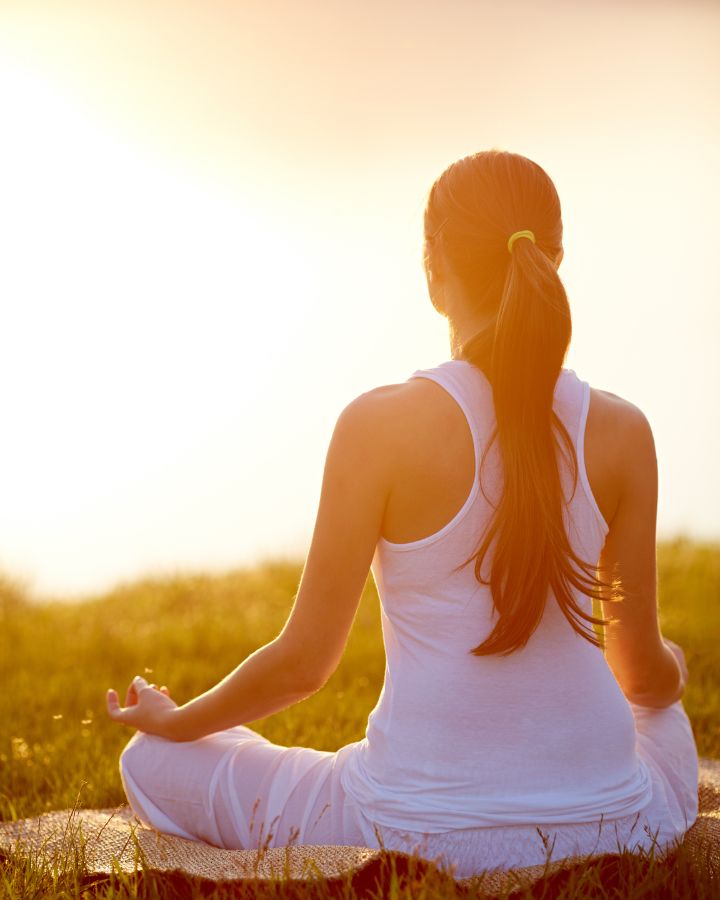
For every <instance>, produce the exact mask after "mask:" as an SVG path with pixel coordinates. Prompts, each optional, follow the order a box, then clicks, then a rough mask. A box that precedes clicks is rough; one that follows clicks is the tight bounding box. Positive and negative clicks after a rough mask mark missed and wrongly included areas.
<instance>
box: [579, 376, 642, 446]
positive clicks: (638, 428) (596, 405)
mask: <svg viewBox="0 0 720 900" xmlns="http://www.w3.org/2000/svg"><path fill="white" fill-rule="evenodd" d="M591 416H592V417H593V419H594V420H595V422H596V423H597V424H598V425H599V426H600V427H601V430H602V431H603V432H604V433H605V434H606V435H612V436H613V438H614V439H615V440H620V441H623V442H627V441H630V442H631V443H632V442H634V441H635V440H636V439H637V438H638V437H643V436H644V437H647V436H648V435H650V436H651V435H652V428H651V426H650V422H649V421H648V418H647V416H646V415H645V413H644V412H643V410H642V409H641V408H640V407H639V406H638V405H637V404H636V403H633V402H632V401H631V400H628V399H627V398H625V397H621V396H619V395H618V394H614V393H613V392H612V391H606V390H602V389H601V388H596V387H592V386H591V387H590V409H589V411H588V420H590V417H591Z"/></svg>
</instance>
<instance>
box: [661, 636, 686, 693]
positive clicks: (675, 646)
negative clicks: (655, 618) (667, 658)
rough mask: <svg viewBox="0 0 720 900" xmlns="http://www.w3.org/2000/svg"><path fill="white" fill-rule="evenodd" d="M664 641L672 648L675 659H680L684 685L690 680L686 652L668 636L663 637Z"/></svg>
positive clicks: (679, 663)
mask: <svg viewBox="0 0 720 900" xmlns="http://www.w3.org/2000/svg"><path fill="white" fill-rule="evenodd" d="M663 643H664V644H665V646H666V647H667V648H668V649H669V650H672V652H673V655H674V656H675V659H676V660H677V661H678V665H679V666H680V672H681V674H682V683H683V686H684V685H685V684H686V683H687V680H688V668H687V663H686V662H685V653H684V652H683V648H682V647H681V646H680V645H679V644H676V643H675V641H671V640H670V639H669V638H666V637H663Z"/></svg>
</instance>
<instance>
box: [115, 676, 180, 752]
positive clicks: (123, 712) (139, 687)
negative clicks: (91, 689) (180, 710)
mask: <svg viewBox="0 0 720 900" xmlns="http://www.w3.org/2000/svg"><path fill="white" fill-rule="evenodd" d="M176 709H177V703H176V702H175V701H174V700H173V699H172V697H171V696H170V693H169V691H168V689H167V687H165V685H163V686H162V687H160V688H158V687H157V685H155V684H148V683H147V681H146V680H145V679H144V678H143V677H142V676H141V675H136V676H135V678H133V680H132V681H131V682H130V686H129V687H128V689H127V693H126V695H125V706H120V698H119V697H118V694H117V691H115V690H114V689H113V688H109V689H108V692H107V710H108V715H109V716H110V718H111V719H114V720H115V721H116V722H121V723H122V724H124V725H130V726H131V727H132V728H137V729H138V730H139V731H144V732H146V733H147V734H157V735H160V737H167V738H172V735H173V728H172V725H173V721H174V718H173V714H174V710H176Z"/></svg>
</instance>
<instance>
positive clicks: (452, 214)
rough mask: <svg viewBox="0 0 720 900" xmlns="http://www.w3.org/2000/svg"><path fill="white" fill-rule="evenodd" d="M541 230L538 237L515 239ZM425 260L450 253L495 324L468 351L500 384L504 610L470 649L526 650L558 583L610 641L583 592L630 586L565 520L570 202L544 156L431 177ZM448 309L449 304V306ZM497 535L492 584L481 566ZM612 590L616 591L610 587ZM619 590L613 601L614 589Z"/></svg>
mask: <svg viewBox="0 0 720 900" xmlns="http://www.w3.org/2000/svg"><path fill="white" fill-rule="evenodd" d="M524 229H530V230H531V231H532V232H533V234H534V237H535V241H534V242H533V241H532V240H531V239H529V238H526V237H519V238H517V239H516V240H515V241H514V242H513V244H512V249H511V250H510V251H509V250H508V238H509V237H510V235H512V234H513V233H514V232H516V231H520V230H524ZM424 231H425V260H424V262H425V267H426V273H428V272H429V273H430V274H432V268H433V261H435V262H437V260H438V259H441V260H442V264H443V266H444V267H446V268H449V270H451V271H452V272H453V274H454V276H455V277H456V279H457V281H458V282H459V283H460V284H461V285H462V287H463V289H464V296H465V298H466V302H467V304H468V311H471V312H475V313H478V314H482V315H484V316H485V318H486V321H488V322H489V324H488V325H487V326H486V327H485V328H484V329H483V330H481V331H480V332H479V333H478V334H476V335H475V336H474V337H472V338H471V339H470V340H469V341H467V342H466V343H465V344H464V345H463V346H462V349H461V358H463V359H466V360H467V361H468V362H470V363H472V364H473V365H475V366H477V367H478V368H480V369H481V370H482V371H483V372H484V373H485V375H486V377H487V378H488V380H489V382H490V384H491V386H492V395H493V404H494V407H495V419H496V424H495V427H494V429H493V432H492V434H491V437H490V441H489V442H488V446H487V447H486V448H485V450H484V451H483V455H482V461H481V466H480V478H481V480H482V463H484V460H485V455H486V453H487V452H488V450H489V448H490V446H491V445H492V442H493V441H494V440H495V439H497V440H498V441H499V448H500V453H501V459H502V471H503V493H502V497H501V499H500V500H499V501H498V504H497V506H496V507H495V510H494V513H493V516H492V518H491V520H490V522H489V524H488V528H487V529H486V531H485V533H484V534H483V536H482V538H481V540H480V543H479V546H478V549H477V550H476V552H475V553H474V554H473V555H472V556H470V557H469V558H468V559H467V560H465V562H464V563H463V564H462V566H466V565H468V564H469V563H470V562H471V561H472V560H473V559H474V560H475V566H474V570H475V576H476V578H477V580H478V581H479V582H480V583H481V584H485V585H490V589H491V593H492V598H493V604H494V607H495V609H496V610H497V612H498V614H499V616H498V619H497V622H496V623H495V626H494V628H493V630H492V632H491V633H490V634H489V636H488V637H487V638H486V640H484V641H483V642H482V643H481V644H480V645H479V646H477V647H475V648H474V649H473V650H472V651H471V652H472V653H474V654H475V655H477V656H485V655H490V654H493V653H499V654H502V655H507V654H510V653H512V652H513V651H515V650H518V649H521V648H522V647H524V646H525V644H526V643H527V642H528V640H529V639H530V636H531V635H532V633H533V632H534V631H535V629H536V628H537V626H538V624H539V623H540V620H541V618H542V615H543V612H544V609H545V604H546V601H547V597H548V591H549V589H552V591H553V593H554V596H555V598H556V600H557V602H558V604H559V606H560V609H561V610H562V612H563V614H564V615H565V617H566V619H567V620H568V621H569V623H570V625H571V626H572V627H573V629H574V630H575V631H576V632H577V633H578V634H580V635H581V636H582V637H584V638H586V639H587V640H588V641H590V643H591V644H593V645H594V646H596V647H601V648H603V647H604V643H603V639H602V637H600V638H598V637H596V635H595V632H594V630H593V628H592V627H588V626H587V625H585V624H583V622H582V621H581V620H585V622H589V623H591V624H595V625H599V626H605V625H607V624H608V620H606V619H602V618H597V617H595V616H591V615H588V614H587V613H586V612H585V611H584V610H583V609H582V608H581V607H580V606H579V605H578V603H577V601H576V598H575V596H574V594H573V589H575V590H576V591H579V592H581V593H582V594H585V595H586V596H589V597H592V598H593V599H600V598H605V599H608V598H610V599H616V597H617V595H618V593H619V583H618V582H616V581H605V580H604V579H602V578H600V576H599V573H600V571H601V567H599V566H597V565H595V564H592V565H591V564H590V563H589V562H587V561H585V560H583V559H581V558H580V557H579V556H577V555H576V553H575V551H574V550H573V548H572V546H571V544H570V541H569V539H568V535H567V533H566V529H565V524H564V519H563V503H564V502H565V500H564V497H563V491H562V483H561V478H560V471H559V459H558V455H557V452H558V451H561V450H562V447H563V445H564V447H565V450H566V451H567V459H568V462H569V463H570V465H571V468H572V472H573V494H574V491H575V489H576V487H577V480H578V473H577V457H576V454H575V448H574V446H573V441H572V439H571V438H570V436H569V435H568V433H567V430H566V428H565V427H564V425H563V423H562V421H561V420H560V418H559V417H558V415H557V414H556V413H555V411H554V409H553V397H554V391H555V385H556V382H557V379H558V376H559V375H560V371H561V368H562V365H563V361H564V359H565V354H566V352H567V348H568V345H569V343H570V337H571V333H572V323H571V318H570V307H569V304H568V298H567V294H566V293H565V288H564V286H563V284H562V281H561V280H560V276H559V275H558V271H557V266H558V265H559V261H560V258H561V254H562V218H561V213H560V201H559V199H558V195H557V191H556V190H555V186H554V184H553V182H552V181H551V180H550V178H549V176H548V175H547V173H546V172H545V171H544V170H543V169H542V168H541V167H540V166H539V165H537V164H536V163H534V162H532V161H531V160H529V159H527V158H526V157H524V156H520V155H518V154H515V153H509V152H506V151H500V150H496V149H493V150H487V151H484V152H481V153H475V154H472V155H470V156H466V157H464V158H463V159H460V160H458V161H457V162H455V163H453V164H452V165H451V166H449V167H448V168H447V169H446V170H445V171H444V172H443V173H442V175H440V177H439V178H438V179H437V180H436V181H435V182H434V184H433V185H432V187H431V189H430V192H429V194H428V199H427V204H426V208H425V217H424ZM441 311H442V310H441ZM493 542H494V549H493V553H492V565H491V572H490V578H489V580H486V579H484V578H483V577H482V573H481V570H482V564H483V560H484V559H485V557H486V555H487V554H488V551H489V550H490V547H491V545H492V544H493ZM608 591H609V592H608ZM609 594H612V595H613V596H612V597H609Z"/></svg>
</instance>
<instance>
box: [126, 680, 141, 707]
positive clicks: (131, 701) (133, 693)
mask: <svg viewBox="0 0 720 900" xmlns="http://www.w3.org/2000/svg"><path fill="white" fill-rule="evenodd" d="M137 702H138V696H137V690H136V689H135V682H134V681H131V682H130V685H129V687H128V689H127V692H126V694H125V706H135V704H136V703H137Z"/></svg>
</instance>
